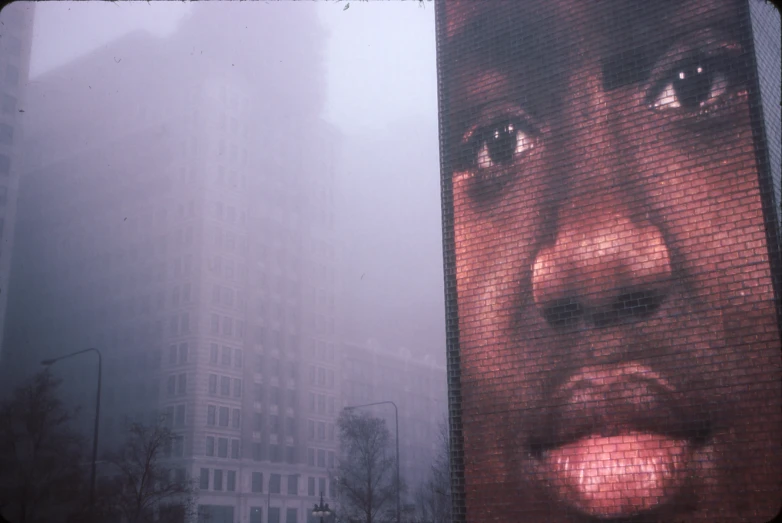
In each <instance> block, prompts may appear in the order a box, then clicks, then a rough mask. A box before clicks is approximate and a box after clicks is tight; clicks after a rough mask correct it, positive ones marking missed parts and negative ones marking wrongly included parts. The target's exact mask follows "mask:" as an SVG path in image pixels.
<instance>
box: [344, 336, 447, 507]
mask: <svg viewBox="0 0 782 523" xmlns="http://www.w3.org/2000/svg"><path fill="white" fill-rule="evenodd" d="M341 352H342V354H341V358H342V365H341V367H342V376H341V398H342V407H348V406H355V405H363V404H367V403H374V402H380V401H393V402H394V403H396V405H397V408H398V409H399V454H400V475H401V477H402V480H403V481H405V482H406V484H407V486H408V488H409V489H410V492H411V493H412V492H413V491H414V490H415V488H416V487H418V485H420V484H421V483H422V482H423V481H425V480H426V479H427V477H428V474H429V472H430V470H431V465H432V460H433V458H434V456H435V453H436V451H437V444H438V442H439V431H440V425H441V423H444V422H445V421H446V419H447V418H446V416H447V412H448V407H447V381H446V371H445V367H443V366H440V365H437V364H436V363H435V362H434V361H433V359H432V358H431V356H428V355H427V356H424V357H421V358H417V357H415V356H414V355H413V353H412V352H411V351H410V350H408V349H404V348H403V349H399V350H396V351H391V350H388V349H384V348H382V347H381V346H380V345H379V344H378V343H377V342H375V341H368V342H367V343H364V344H356V343H345V344H343V345H342V347H341ZM367 409H368V410H369V409H371V410H369V411H370V412H372V414H373V415H375V416H378V417H381V418H383V419H385V420H386V424H387V426H388V429H389V431H390V432H391V435H392V436H393V435H394V431H395V427H394V410H393V406H391V405H378V406H375V407H368V408H367Z"/></svg>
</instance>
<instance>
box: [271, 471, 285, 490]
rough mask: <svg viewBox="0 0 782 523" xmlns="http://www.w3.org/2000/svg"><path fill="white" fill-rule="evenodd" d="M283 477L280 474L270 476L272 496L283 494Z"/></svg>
mask: <svg viewBox="0 0 782 523" xmlns="http://www.w3.org/2000/svg"><path fill="white" fill-rule="evenodd" d="M281 487H282V476H281V475H280V474H271V475H270V476H269V492H270V493H272V494H281Z"/></svg>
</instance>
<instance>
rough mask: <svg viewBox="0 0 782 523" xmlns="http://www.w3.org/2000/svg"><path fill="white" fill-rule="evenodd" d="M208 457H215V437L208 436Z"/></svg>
mask: <svg viewBox="0 0 782 523" xmlns="http://www.w3.org/2000/svg"><path fill="white" fill-rule="evenodd" d="M206 455H207V456H210V457H211V456H214V455H215V438H214V436H207V437H206Z"/></svg>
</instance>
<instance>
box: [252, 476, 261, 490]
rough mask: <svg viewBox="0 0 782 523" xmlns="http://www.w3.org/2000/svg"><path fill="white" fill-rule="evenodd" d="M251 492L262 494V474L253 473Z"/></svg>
mask: <svg viewBox="0 0 782 523" xmlns="http://www.w3.org/2000/svg"><path fill="white" fill-rule="evenodd" d="M251 490H252V491H253V492H256V493H257V492H263V473H261V472H253V474H252V486H251Z"/></svg>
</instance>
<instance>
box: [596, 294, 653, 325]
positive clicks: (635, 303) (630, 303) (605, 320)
mask: <svg viewBox="0 0 782 523" xmlns="http://www.w3.org/2000/svg"><path fill="white" fill-rule="evenodd" d="M664 299H665V295H664V294H662V293H660V292H655V291H632V292H621V293H619V294H618V295H617V297H616V300H614V302H613V303H612V304H611V308H610V309H608V310H602V311H595V313H594V314H593V315H592V322H593V323H594V324H595V326H596V327H604V326H607V325H611V324H614V323H619V322H622V321H626V320H639V319H643V318H646V317H649V316H651V315H652V314H654V313H655V312H656V311H657V309H659V308H660V305H662V302H663V300H664Z"/></svg>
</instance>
